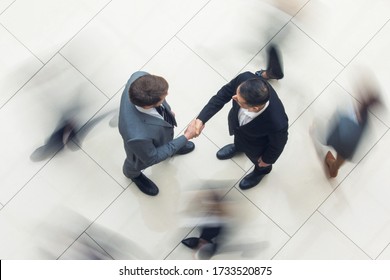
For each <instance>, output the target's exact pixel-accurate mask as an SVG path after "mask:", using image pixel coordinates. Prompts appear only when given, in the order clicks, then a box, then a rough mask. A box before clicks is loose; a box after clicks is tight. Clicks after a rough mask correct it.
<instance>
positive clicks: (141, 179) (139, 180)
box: [131, 173, 159, 196]
mask: <svg viewBox="0 0 390 280" xmlns="http://www.w3.org/2000/svg"><path fill="white" fill-rule="evenodd" d="M131 180H132V181H133V182H134V183H135V184H136V185H137V187H138V188H139V189H140V191H141V192H143V193H144V194H147V195H151V196H155V195H157V194H158V192H159V190H158V187H157V186H156V184H155V183H153V181H152V180H150V179H149V178H148V177H146V176H145V175H144V174H142V173H141V175H139V176H138V177H136V178H132V179H131Z"/></svg>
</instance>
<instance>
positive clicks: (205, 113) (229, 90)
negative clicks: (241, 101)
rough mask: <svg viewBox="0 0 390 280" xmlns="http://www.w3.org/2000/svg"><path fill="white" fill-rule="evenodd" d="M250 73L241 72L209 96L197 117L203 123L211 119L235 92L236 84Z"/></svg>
mask: <svg viewBox="0 0 390 280" xmlns="http://www.w3.org/2000/svg"><path fill="white" fill-rule="evenodd" d="M250 75H253V74H252V73H250V72H245V73H242V74H240V75H238V76H237V77H236V78H234V79H233V80H231V81H230V83H228V84H226V85H224V86H223V87H222V88H221V89H220V90H219V91H218V92H217V94H216V95H214V96H213V97H211V99H210V100H209V102H208V103H207V104H206V106H204V108H203V109H202V111H201V112H200V113H199V115H198V117H197V118H198V119H200V120H201V121H202V122H203V123H206V122H207V121H208V120H209V119H211V118H212V117H213V116H214V115H215V114H216V113H218V112H219V111H220V110H221V109H222V108H223V106H224V105H225V104H226V103H228V102H229V101H231V100H232V96H233V95H235V94H236V90H237V88H238V86H239V85H240V84H241V83H242V82H243V81H244V80H246V79H247V76H250Z"/></svg>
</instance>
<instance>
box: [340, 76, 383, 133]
mask: <svg viewBox="0 0 390 280" xmlns="http://www.w3.org/2000/svg"><path fill="white" fill-rule="evenodd" d="M335 84H337V85H338V86H339V87H340V88H342V89H343V90H344V91H345V92H346V93H348V94H349V95H350V96H351V98H352V99H353V100H355V101H356V102H358V103H359V104H361V102H360V100H359V99H357V98H356V97H355V96H353V95H352V93H351V92H350V91H348V90H347V89H346V88H345V87H344V86H343V85H341V84H340V83H339V82H337V81H335ZM369 113H370V114H371V115H373V116H374V117H375V118H376V119H377V120H378V121H379V122H380V123H381V124H383V125H384V126H385V127H386V128H390V127H389V125H387V124H386V122H385V121H383V120H382V119H381V117H380V116H378V115H377V114H375V112H372V111H370V110H369Z"/></svg>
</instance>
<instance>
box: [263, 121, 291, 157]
mask: <svg viewBox="0 0 390 280" xmlns="http://www.w3.org/2000/svg"><path fill="white" fill-rule="evenodd" d="M287 138H288V132H287V128H286V129H283V130H281V131H277V132H275V133H271V134H269V136H268V140H269V145H268V148H267V149H266V150H265V152H264V153H263V155H262V156H261V158H262V160H263V162H265V163H268V164H273V163H275V162H276V160H277V159H278V158H279V156H280V155H281V154H282V152H283V149H284V146H285V145H286V143H287Z"/></svg>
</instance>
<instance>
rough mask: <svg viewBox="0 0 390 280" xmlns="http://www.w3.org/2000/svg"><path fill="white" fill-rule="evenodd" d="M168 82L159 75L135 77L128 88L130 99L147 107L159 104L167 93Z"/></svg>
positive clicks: (135, 103) (138, 104)
mask: <svg viewBox="0 0 390 280" xmlns="http://www.w3.org/2000/svg"><path fill="white" fill-rule="evenodd" d="M168 87H169V86H168V82H167V81H166V80H165V79H164V78H162V77H159V76H155V75H144V76H141V77H139V78H138V79H136V80H135V81H134V82H133V83H132V84H131V86H130V88H129V97H130V101H131V102H132V103H133V104H134V105H136V106H140V107H143V108H145V109H147V108H153V107H158V106H160V105H161V104H162V103H163V102H164V100H165V97H166V96H167V95H168Z"/></svg>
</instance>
